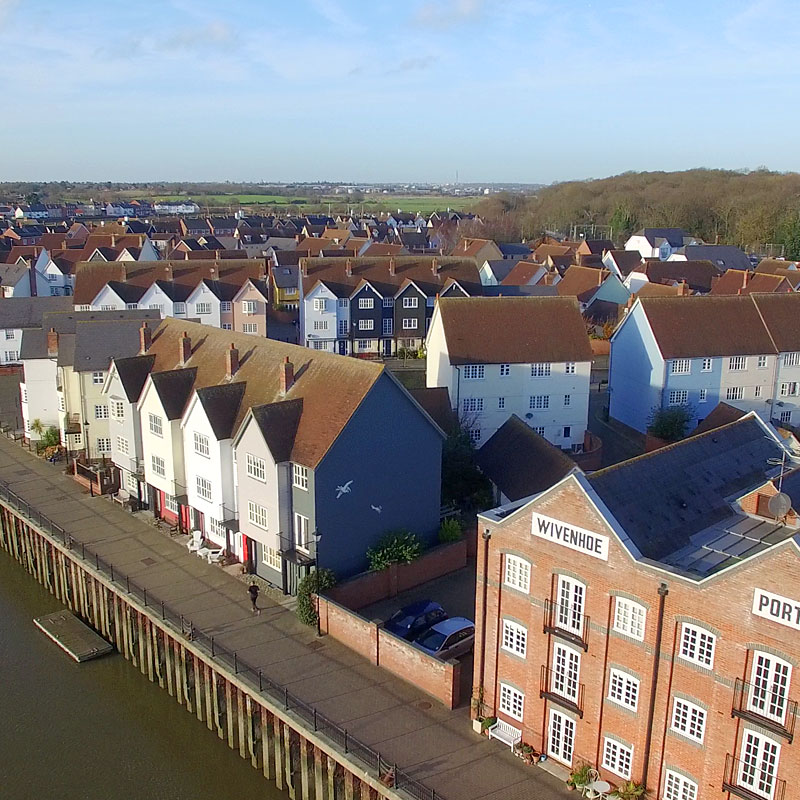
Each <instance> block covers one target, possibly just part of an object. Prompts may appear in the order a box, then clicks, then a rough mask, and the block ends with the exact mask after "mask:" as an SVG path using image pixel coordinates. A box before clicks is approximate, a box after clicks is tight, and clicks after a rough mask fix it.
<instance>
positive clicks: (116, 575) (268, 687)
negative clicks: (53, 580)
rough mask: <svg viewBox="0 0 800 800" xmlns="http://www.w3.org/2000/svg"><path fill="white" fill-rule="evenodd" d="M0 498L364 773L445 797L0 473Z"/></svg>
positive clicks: (435, 799)
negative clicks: (74, 532)
mask: <svg viewBox="0 0 800 800" xmlns="http://www.w3.org/2000/svg"><path fill="white" fill-rule="evenodd" d="M0 502H2V503H4V504H6V505H7V506H8V507H9V508H12V509H14V510H15V511H16V512H17V513H18V514H20V515H21V516H23V517H25V518H27V519H28V520H30V522H31V523H32V524H34V525H36V526H38V527H39V528H40V530H42V531H44V532H46V533H47V534H48V535H50V536H51V537H53V539H55V540H56V541H57V542H59V543H60V544H62V545H63V546H64V547H65V548H66V549H67V550H68V551H69V552H70V553H71V554H72V555H73V556H74V557H75V558H76V559H77V558H79V559H80V560H81V561H83V562H84V563H85V564H87V565H88V566H90V567H92V568H94V569H95V570H96V571H97V572H99V573H100V574H102V575H103V576H104V577H105V578H107V579H108V580H109V581H110V582H111V583H112V584H113V585H114V586H115V587H116V589H118V590H120V591H121V592H124V593H125V594H127V595H129V596H131V597H133V598H135V599H136V600H137V601H138V602H139V603H141V604H142V605H143V606H144V607H145V608H146V609H148V611H149V613H151V614H152V615H153V617H156V618H157V619H158V620H160V621H161V623H162V624H164V625H165V626H168V627H170V628H172V629H173V630H174V631H175V632H176V633H179V634H180V635H181V636H183V637H185V638H186V639H188V640H189V641H190V642H192V644H193V645H194V646H195V647H197V648H198V649H199V650H201V651H203V652H205V654H206V655H207V656H209V657H210V658H211V660H212V661H213V662H214V663H216V664H218V665H219V666H220V667H221V668H224V669H227V670H229V671H230V672H232V673H233V674H234V675H235V676H236V678H237V679H238V680H240V681H242V682H243V683H245V684H247V685H248V687H249V688H250V690H251V691H252V692H253V694H254V695H256V696H257V695H261V696H262V697H264V698H267V699H269V701H271V702H272V703H273V704H275V705H281V706H282V707H283V708H284V710H285V711H289V712H292V714H293V715H294V716H296V717H298V718H299V719H300V720H301V721H302V722H303V723H304V724H305V725H306V726H307V727H308V730H309V731H314V733H315V734H317V735H318V736H321V737H322V738H324V739H326V740H327V741H328V742H329V744H330V745H331V746H332V747H333V749H335V750H337V751H339V752H340V753H342V754H343V755H346V756H348V757H349V758H350V759H352V760H354V761H356V762H358V764H359V765H360V766H361V767H362V768H363V769H364V770H365V771H366V772H367V773H371V774H373V775H375V776H376V777H377V779H378V780H379V781H380V782H381V783H382V784H383V785H385V786H386V787H387V788H389V789H394V790H397V791H399V792H400V793H402V794H404V795H406V796H408V797H410V798H414V800H444V798H443V797H442V795H441V794H437V793H436V792H435V791H434V790H433V789H431V788H430V787H428V786H425V785H424V784H422V783H420V782H419V781H418V780H416V779H414V778H412V777H411V776H410V775H408V773H406V772H405V771H404V770H402V769H400V768H398V767H397V765H396V764H392V763H391V762H389V761H387V760H386V759H384V758H383V757H382V756H381V754H380V753H379V752H378V751H377V750H374V749H373V748H371V747H370V746H369V745H367V744H364V742H361V741H359V739H357V738H356V737H354V736H352V735H351V734H350V733H348V731H347V729H346V728H343V727H342V726H341V725H339V724H337V723H336V722H334V721H333V720H331V719H329V718H328V717H326V716H325V715H324V714H322V713H321V712H319V711H317V709H316V708H315V707H314V706H311V705H309V704H308V703H306V702H304V701H303V700H301V699H300V698H299V697H297V695H295V694H293V693H292V692H290V691H289V689H288V688H287V687H286V686H284V685H282V684H280V683H278V682H277V681H274V680H272V679H271V678H269V677H268V676H267V675H264V674H263V672H262V671H261V670H260V669H256V668H255V667H253V666H251V665H250V664H248V663H247V662H246V661H245V660H243V659H242V658H240V657H239V656H238V655H237V653H236V651H235V650H229V649H227V648H225V647H222V646H221V645H220V644H219V642H217V641H216V640H215V638H214V636H212V635H210V634H208V633H205V632H204V631H202V630H201V629H200V628H198V627H197V626H195V625H194V624H193V623H192V621H191V620H190V619H187V618H186V617H185V616H184V615H183V614H179V613H177V612H176V611H174V610H173V609H172V608H170V606H169V605H168V604H167V603H165V602H164V601H163V600H161V599H160V598H159V597H158V596H157V595H156V594H155V593H154V592H152V591H147V589H145V588H143V587H141V586H139V585H138V584H137V583H135V582H134V581H133V580H131V578H130V576H128V575H126V574H125V573H124V572H122V571H120V570H119V569H115V568H114V565H113V564H111V563H110V562H108V561H106V560H104V559H102V558H100V556H99V555H98V554H97V553H96V552H95V551H94V550H92V548H91V547H89V546H88V545H86V544H85V543H83V542H80V541H78V540H77V539H74V538H73V537H72V536H71V535H70V534H69V533H67V531H65V530H64V528H63V527H61V526H60V525H57V524H56V523H55V522H53V521H52V520H51V519H50V518H49V517H47V516H46V515H45V514H42V513H41V512H40V511H39V510H38V509H36V508H35V507H34V506H32V505H31V504H30V503H28V502H27V501H26V500H24V499H23V498H21V497H20V496H19V495H18V494H17V493H16V492H14V491H13V490H12V489H11V488H10V487H9V485H8V483H7V482H6V481H3V480H2V479H0Z"/></svg>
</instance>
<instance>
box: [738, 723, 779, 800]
mask: <svg viewBox="0 0 800 800" xmlns="http://www.w3.org/2000/svg"><path fill="white" fill-rule="evenodd" d="M780 757H781V745H780V742H776V741H775V740H774V739H772V738H771V737H769V736H765V735H764V734H763V733H759V732H758V731H753V730H750V729H748V728H745V730H744V733H743V734H742V746H741V749H740V751H739V774H738V780H737V784H738V785H739V786H742V787H744V788H747V789H749V790H750V791H751V792H753V794H756V795H758V796H759V797H763V798H765V800H771V798H772V797H773V795H774V794H775V787H776V785H777V783H778V764H779V763H780Z"/></svg>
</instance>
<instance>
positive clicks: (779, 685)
mask: <svg viewBox="0 0 800 800" xmlns="http://www.w3.org/2000/svg"><path fill="white" fill-rule="evenodd" d="M791 675H792V665H791V664H787V663H786V662H785V661H783V660H781V659H780V658H776V657H775V656H773V655H771V654H770V653H761V652H758V651H756V652H755V653H754V654H753V671H752V673H751V674H750V696H749V698H748V708H749V710H750V711H754V712H755V713H756V714H760V715H761V716H762V717H767V718H768V719H774V720H775V721H776V722H780V723H781V724H783V721H784V720H785V719H786V705H787V700H788V696H789V680H790V678H791Z"/></svg>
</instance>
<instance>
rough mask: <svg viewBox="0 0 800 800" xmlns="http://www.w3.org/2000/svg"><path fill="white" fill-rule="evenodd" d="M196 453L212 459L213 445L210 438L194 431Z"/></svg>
mask: <svg viewBox="0 0 800 800" xmlns="http://www.w3.org/2000/svg"><path fill="white" fill-rule="evenodd" d="M193 438H194V452H195V453H197V455H199V456H203V458H211V445H210V443H209V439H208V436H206V435H205V434H204V433H199V432H198V431H194V436H193Z"/></svg>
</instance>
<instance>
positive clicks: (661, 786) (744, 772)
mask: <svg viewBox="0 0 800 800" xmlns="http://www.w3.org/2000/svg"><path fill="white" fill-rule="evenodd" d="M782 463H784V464H785V465H786V467H785V470H784V474H782V471H781V464H782ZM779 487H780V488H781V489H782V491H783V493H784V497H783V498H782V502H780V501H779V502H777V503H776V501H775V500H774V498H775V497H776V496H777V495H778V489H779ZM798 508H800V471H798V469H797V459H796V457H795V455H794V452H793V451H792V450H788V451H787V449H786V445H785V444H784V440H783V439H782V438H781V437H780V436H778V435H777V433H776V431H775V430H774V429H773V428H771V426H769V425H767V424H765V423H764V422H762V421H761V420H760V419H759V417H758V416H757V415H756V414H754V413H753V412H750V413H748V414H747V415H745V416H743V417H742V418H740V419H739V420H737V421H734V422H731V423H729V424H726V425H723V426H721V427H718V428H714V429H712V430H709V431H707V432H706V433H703V434H700V435H697V436H693V437H691V438H689V439H686V440H684V441H682V442H680V443H678V444H675V445H672V446H670V447H666V448H664V449H662V450H659V451H656V452H654V453H651V454H647V455H644V456H640V457H638V458H635V459H632V460H630V461H627V462H623V463H621V464H618V465H616V466H613V467H609V468H607V469H603V470H600V471H598V472H595V473H594V474H592V475H591V476H589V477H587V476H586V475H584V474H583V473H581V472H580V471H579V470H577V469H575V470H573V471H572V472H571V473H569V474H567V475H566V476H565V477H563V478H561V479H560V480H557V481H556V482H555V483H554V484H553V485H552V486H551V487H549V488H547V489H545V490H544V491H541V492H539V493H537V494H536V495H533V496H531V497H527V498H523V499H520V500H518V501H516V502H513V503H510V504H508V505H505V506H501V507H499V508H496V509H494V510H493V511H490V512H487V513H485V514H482V515H480V516H479V531H480V534H481V537H480V539H479V551H478V552H479V555H478V581H477V586H478V588H477V604H476V620H477V636H476V643H475V653H476V657H475V697H476V699H477V700H479V701H480V702H481V703H482V705H483V709H482V713H483V714H484V715H485V716H487V717H496V719H497V721H496V723H495V724H494V725H493V727H492V728H491V729H490V733H491V736H492V737H493V738H494V739H497V740H498V744H497V746H498V747H499V746H501V745H506V746H508V745H513V744H515V743H516V742H524V743H528V744H530V745H531V746H532V747H534V748H535V749H536V750H538V751H541V752H544V753H546V754H547V755H548V756H549V758H551V759H553V760H554V761H556V762H559V763H560V764H563V765H565V766H567V767H572V766H577V765H579V764H581V763H584V762H588V763H589V764H590V765H592V766H593V767H596V768H597V769H598V770H599V771H600V773H601V775H602V777H603V778H604V779H606V780H608V781H609V782H610V783H612V784H616V785H618V784H620V783H621V782H623V781H627V780H633V781H635V782H637V783H640V784H644V785H645V786H646V787H647V788H648V790H649V792H650V796H653V797H657V798H661V799H662V800H709V798H714V797H738V798H744V799H745V800H788V798H791V797H795V796H796V794H795V791H796V790H795V788H793V787H797V786H798V781H800V753H799V752H798V750H797V743H796V742H795V741H794V734H795V723H796V716H797V701H798V687H797V676H796V674H795V673H796V669H797V664H798V663H800V642H799V641H798V635H797V631H798V630H800V596H798V594H800V593H799V592H798V589H797V581H796V576H797V573H798V569H799V568H800V561H799V560H798V559H799V558H800V536H798V531H799V530H800V529H799V528H798V515H797V510H798Z"/></svg>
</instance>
